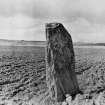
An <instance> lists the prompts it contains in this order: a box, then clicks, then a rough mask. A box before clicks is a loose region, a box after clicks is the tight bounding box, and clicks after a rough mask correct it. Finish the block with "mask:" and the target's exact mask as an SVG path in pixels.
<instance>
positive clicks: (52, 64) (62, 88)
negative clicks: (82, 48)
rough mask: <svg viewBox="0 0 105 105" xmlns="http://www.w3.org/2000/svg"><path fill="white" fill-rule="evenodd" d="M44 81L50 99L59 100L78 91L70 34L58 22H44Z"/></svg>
mask: <svg viewBox="0 0 105 105" xmlns="http://www.w3.org/2000/svg"><path fill="white" fill-rule="evenodd" d="M46 39H47V47H46V59H47V60H46V61H47V62H46V81H47V86H48V88H49V93H50V96H51V99H52V100H53V101H55V102H61V101H63V100H64V99H65V95H66V94H70V95H73V94H76V93H78V91H79V86H78V83H77V78H76V74H75V56H74V50H73V43H72V39H71V36H70V34H69V33H68V32H67V30H66V29H65V28H64V26H63V25H62V24H60V23H48V24H46Z"/></svg>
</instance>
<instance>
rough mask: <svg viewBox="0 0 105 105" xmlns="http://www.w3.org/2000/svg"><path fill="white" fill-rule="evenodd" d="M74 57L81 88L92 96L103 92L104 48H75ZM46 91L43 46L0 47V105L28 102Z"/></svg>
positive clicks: (104, 84) (104, 74)
mask: <svg viewBox="0 0 105 105" xmlns="http://www.w3.org/2000/svg"><path fill="white" fill-rule="evenodd" d="M75 58H76V73H77V77H78V82H79V86H80V89H81V90H82V91H83V92H84V93H88V94H90V95H91V96H93V95H95V94H97V93H99V91H102V90H103V89H104V88H105V49H104V47H98V48H97V47H94V48H91V47H76V48H75ZM46 89H47V88H46V83H45V48H44V47H34V46H32V47H31V46H11V47H10V46H0V102H5V101H6V100H11V99H12V100H13V101H14V102H17V101H18V102H23V101H29V100H31V99H32V98H33V97H34V96H40V95H41V94H42V93H44V92H45V91H46ZM4 105H6V104H4Z"/></svg>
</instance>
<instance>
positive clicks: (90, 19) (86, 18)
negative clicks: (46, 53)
mask: <svg viewBox="0 0 105 105" xmlns="http://www.w3.org/2000/svg"><path fill="white" fill-rule="evenodd" d="M46 22H61V23H63V24H64V26H65V27H66V28H67V30H68V31H69V32H70V34H71V35H72V38H73V41H87V42H88V41H89V42H105V0H0V38H2V39H19V40H21V39H22V40H45V33H44V32H45V26H44V25H45V23H46Z"/></svg>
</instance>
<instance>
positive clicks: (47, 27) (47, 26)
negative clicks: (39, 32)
mask: <svg viewBox="0 0 105 105" xmlns="http://www.w3.org/2000/svg"><path fill="white" fill-rule="evenodd" d="M60 25H62V24H61V23H57V22H55V23H46V24H45V26H46V29H49V28H56V27H58V26H60Z"/></svg>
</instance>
